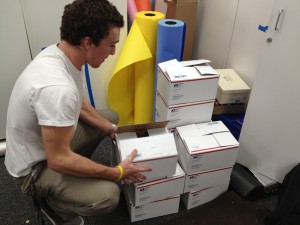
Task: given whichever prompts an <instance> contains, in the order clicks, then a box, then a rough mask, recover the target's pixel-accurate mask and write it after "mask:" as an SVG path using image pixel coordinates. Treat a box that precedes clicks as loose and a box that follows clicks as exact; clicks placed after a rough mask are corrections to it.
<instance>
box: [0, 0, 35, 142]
mask: <svg viewBox="0 0 300 225" xmlns="http://www.w3.org/2000/svg"><path fill="white" fill-rule="evenodd" d="M0 49H1V51H2V52H1V60H0V68H1V72H0V140H1V139H5V137H6V136H5V127H6V113H7V107H8V102H9V97H10V93H11V91H12V88H13V86H14V83H15V81H16V79H17V78H18V76H19V74H20V73H21V72H22V70H23V69H24V68H25V67H26V66H27V64H28V63H29V62H30V61H31V57H30V51H29V47H28V42H27V37H26V31H25V27H24V21H23V16H22V10H21V5H20V2H19V1H17V0H1V1H0Z"/></svg>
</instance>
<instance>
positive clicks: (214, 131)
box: [176, 121, 239, 154]
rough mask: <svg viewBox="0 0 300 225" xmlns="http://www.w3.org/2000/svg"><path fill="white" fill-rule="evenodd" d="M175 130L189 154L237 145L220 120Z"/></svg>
mask: <svg viewBox="0 0 300 225" xmlns="http://www.w3.org/2000/svg"><path fill="white" fill-rule="evenodd" d="M176 130H177V132H178V133H179V135H180V138H181V139H182V140H183V141H184V143H185V146H186V148H187V150H188V151H189V152H190V153H191V154H193V153H199V151H201V152H208V151H216V150H218V149H224V148H228V147H237V146H239V143H238V142H237V140H236V139H235V138H234V136H233V135H232V134H231V133H230V131H229V130H228V128H227V127H226V126H225V125H224V124H223V122H222V121H213V122H208V123H199V124H190V125H186V126H181V127H177V128H176Z"/></svg>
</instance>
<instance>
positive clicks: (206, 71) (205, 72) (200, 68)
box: [195, 63, 218, 75]
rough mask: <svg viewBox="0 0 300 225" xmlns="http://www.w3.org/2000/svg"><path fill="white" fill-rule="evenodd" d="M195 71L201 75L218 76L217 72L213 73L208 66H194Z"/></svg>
mask: <svg viewBox="0 0 300 225" xmlns="http://www.w3.org/2000/svg"><path fill="white" fill-rule="evenodd" d="M195 68H196V70H198V72H199V73H200V74H201V75H218V73H217V71H215V70H214V69H213V68H212V67H211V66H210V65H209V64H207V63H205V64H203V65H201V66H195Z"/></svg>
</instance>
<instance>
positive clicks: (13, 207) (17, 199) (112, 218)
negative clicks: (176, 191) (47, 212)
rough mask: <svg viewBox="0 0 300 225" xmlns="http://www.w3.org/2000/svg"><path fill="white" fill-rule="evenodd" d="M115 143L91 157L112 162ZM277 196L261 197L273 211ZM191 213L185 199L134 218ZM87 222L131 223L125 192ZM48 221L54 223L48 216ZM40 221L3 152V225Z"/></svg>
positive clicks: (150, 222) (149, 223)
mask: <svg viewBox="0 0 300 225" xmlns="http://www.w3.org/2000/svg"><path fill="white" fill-rule="evenodd" d="M111 151H112V143H111V141H110V139H108V138H106V139H104V140H103V141H102V142H101V144H100V145H99V147H98V148H97V149H96V151H95V153H94V155H93V157H92V159H93V160H95V161H97V162H100V163H103V164H106V165H110V163H111V159H110V155H111ZM276 201H277V198H276V196H272V197H269V198H264V199H261V200H259V203H260V204H261V205H263V206H264V207H266V208H268V209H270V210H271V211H273V210H274V209H275V207H276ZM185 214H188V211H187V210H186V209H185V207H184V206H183V204H182V203H180V206H179V212H178V213H176V214H171V215H166V216H161V217H157V218H152V219H147V220H143V221H138V222H134V223H133V224H135V225H158V224H162V223H164V222H166V221H168V220H171V219H173V218H176V217H178V216H181V215H185ZM84 219H85V224H86V225H129V224H131V222H130V218H129V213H128V210H127V207H126V203H125V200H124V196H123V195H121V198H120V204H119V206H118V207H117V208H116V209H115V210H114V211H113V212H112V213H110V214H107V215H102V216H95V217H89V218H84ZM45 221H46V225H51V223H50V222H49V221H48V220H47V219H46V218H45ZM19 224H31V225H37V220H36V210H35V208H34V205H33V202H32V199H31V198H30V197H28V196H26V195H24V194H22V193H21V191H20V190H19V188H18V187H17V186H16V185H15V184H14V182H13V180H12V178H11V177H10V176H9V174H8V173H7V171H6V169H5V166H4V156H2V157H0V225H19Z"/></svg>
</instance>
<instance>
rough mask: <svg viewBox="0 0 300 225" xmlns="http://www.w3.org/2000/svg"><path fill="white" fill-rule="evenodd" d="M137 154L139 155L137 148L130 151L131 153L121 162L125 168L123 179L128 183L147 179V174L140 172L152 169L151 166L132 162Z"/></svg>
mask: <svg viewBox="0 0 300 225" xmlns="http://www.w3.org/2000/svg"><path fill="white" fill-rule="evenodd" d="M136 155H137V150H136V149H134V150H133V151H132V152H131V153H130V155H129V156H128V157H127V158H126V159H125V160H123V161H122V162H121V163H120V164H119V166H121V167H122V168H123V170H124V174H123V177H122V180H124V182H125V183H126V184H129V183H132V182H140V181H143V180H145V179H146V176H144V175H143V174H141V173H140V172H146V171H151V170H152V169H151V168H150V167H144V166H135V165H134V164H133V163H132V161H133V159H134V158H135V157H136Z"/></svg>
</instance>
